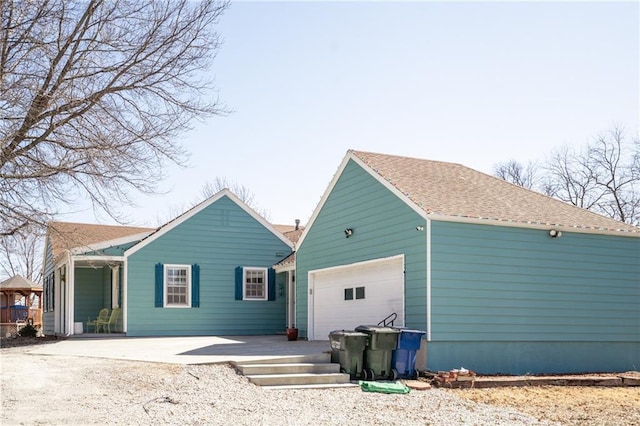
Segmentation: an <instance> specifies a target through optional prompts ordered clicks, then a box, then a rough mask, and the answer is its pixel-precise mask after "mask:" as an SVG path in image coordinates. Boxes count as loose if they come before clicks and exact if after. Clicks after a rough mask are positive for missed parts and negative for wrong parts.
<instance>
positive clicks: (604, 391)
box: [450, 386, 640, 426]
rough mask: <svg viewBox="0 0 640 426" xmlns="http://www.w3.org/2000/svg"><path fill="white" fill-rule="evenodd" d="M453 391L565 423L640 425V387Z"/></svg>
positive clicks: (478, 400)
mask: <svg viewBox="0 0 640 426" xmlns="http://www.w3.org/2000/svg"><path fill="white" fill-rule="evenodd" d="M450 392H454V393H456V394H457V395H458V396H461V397H464V398H468V399H470V400H472V401H476V402H482V403H485V404H491V405H498V406H504V407H513V408H516V409H518V410H519V411H521V412H523V413H527V414H530V415H532V416H534V417H536V418H538V419H540V420H546V421H550V422H557V423H560V424H563V425H581V426H582V425H598V426H601V425H612V426H613V425H616V426H618V425H620V426H622V425H624V426H626V425H629V426H631V425H639V424H640V387H593V386H590V387H584V386H526V387H501V388H487V389H456V390H451V391H450Z"/></svg>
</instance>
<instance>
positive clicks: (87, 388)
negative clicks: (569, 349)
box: [0, 347, 552, 425]
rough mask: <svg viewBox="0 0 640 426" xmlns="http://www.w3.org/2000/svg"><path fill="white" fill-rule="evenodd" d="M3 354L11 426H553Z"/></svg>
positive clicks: (140, 366) (493, 411) (453, 402)
mask: <svg viewBox="0 0 640 426" xmlns="http://www.w3.org/2000/svg"><path fill="white" fill-rule="evenodd" d="M28 350H29V348H28V347H26V348H25V347H14V348H2V349H0V376H1V381H2V383H1V387H0V390H1V392H2V394H1V395H2V414H1V416H0V424H2V425H20V424H24V425H34V424H38V425H43V424H53V425H89V424H101V425H102V424H120V425H160V424H162V425H169V424H171V425H173V424H175V425H227V424H237V425H362V424H369V425H376V424H384V425H427V424H431V425H452V424H456V425H488V424H491V425H544V424H552V423H546V422H542V421H538V420H536V419H535V418H533V417H531V416H529V415H526V414H523V413H521V412H519V411H517V410H515V409H513V408H506V407H497V406H493V405H487V404H483V403H478V402H472V401H470V400H468V399H464V398H461V397H459V396H457V395H456V394H455V393H454V392H451V391H447V390H442V389H431V390H427V391H416V390H414V391H412V392H411V393H409V394H406V395H385V394H378V393H367V392H362V391H361V390H360V389H359V388H350V389H349V388H348V389H323V390H317V389H306V390H264V389H262V388H260V387H258V386H255V385H253V384H251V383H249V382H248V381H247V379H246V378H244V377H243V376H240V375H238V374H237V373H236V371H235V370H234V369H232V368H231V367H228V366H226V365H186V366H185V365H173V364H157V363H145V362H137V361H118V360H107V359H99V358H88V357H71V356H46V355H33V354H28V353H27V351H28Z"/></svg>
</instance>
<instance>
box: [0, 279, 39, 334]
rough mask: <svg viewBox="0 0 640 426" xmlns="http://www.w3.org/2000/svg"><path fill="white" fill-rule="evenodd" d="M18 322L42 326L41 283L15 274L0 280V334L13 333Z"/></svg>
mask: <svg viewBox="0 0 640 426" xmlns="http://www.w3.org/2000/svg"><path fill="white" fill-rule="evenodd" d="M20 323H33V326H34V327H37V328H41V327H42V285H40V284H36V283H34V282H33V281H31V280H28V279H26V278H24V277H21V276H20V275H15V276H13V277H11V278H9V279H8V280H5V281H2V282H0V333H1V334H0V336H2V337H5V336H6V335H7V333H11V334H12V335H13V334H15V333H16V332H17V327H18V325H19V324H20Z"/></svg>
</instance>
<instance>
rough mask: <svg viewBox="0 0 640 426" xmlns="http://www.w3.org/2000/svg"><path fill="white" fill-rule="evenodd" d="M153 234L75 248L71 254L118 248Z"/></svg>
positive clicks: (131, 236)
mask: <svg viewBox="0 0 640 426" xmlns="http://www.w3.org/2000/svg"><path fill="white" fill-rule="evenodd" d="M153 232H154V231H147V232H140V233H138V234H134V235H127V236H126V237H120V238H116V239H113V240H107V241H100V242H98V243H94V244H87V245H84V246H78V247H74V248H72V249H70V250H69V251H70V252H71V254H82V253H86V252H88V251H97V250H103V249H106V248H109V247H114V246H118V245H121V244H126V243H132V242H134V241H138V240H141V239H143V238H145V237H148V236H149V235H151V233H153Z"/></svg>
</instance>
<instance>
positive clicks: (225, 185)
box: [157, 176, 271, 225]
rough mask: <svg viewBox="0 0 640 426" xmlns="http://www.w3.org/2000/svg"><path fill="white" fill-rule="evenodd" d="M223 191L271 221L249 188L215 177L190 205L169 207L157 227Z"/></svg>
mask: <svg viewBox="0 0 640 426" xmlns="http://www.w3.org/2000/svg"><path fill="white" fill-rule="evenodd" d="M223 189H229V190H231V192H233V193H234V194H235V195H236V196H237V197H238V198H239V199H240V200H241V201H242V202H243V203H245V204H246V205H248V206H249V207H251V208H252V209H253V210H255V211H256V212H257V213H258V214H259V215H260V216H262V217H263V218H265V219H266V220H268V221H270V220H271V213H270V212H269V211H268V210H267V209H264V208H262V207H260V206H259V205H258V203H257V202H256V201H255V196H254V194H253V192H251V190H250V189H249V188H247V187H246V186H244V185H242V184H240V183H238V182H231V181H230V180H229V179H227V178H226V177H220V176H217V177H216V178H215V180H214V181H213V182H205V183H204V185H203V186H202V189H201V190H200V196H199V197H197V198H196V199H195V200H193V201H192V202H191V203H189V204H181V205H175V206H170V207H169V209H167V210H166V211H165V212H164V214H163V215H162V216H158V217H157V223H158V225H162V224H164V223H167V222H168V221H170V220H172V219H175V218H176V217H178V216H180V215H181V214H182V213H184V212H185V211H187V210H189V209H190V208H192V207H193V206H195V205H197V204H199V203H201V202H202V201H203V200H206V199H207V198H209V197H212V196H214V195H215V194H217V193H218V192H220V191H222V190H223Z"/></svg>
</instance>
